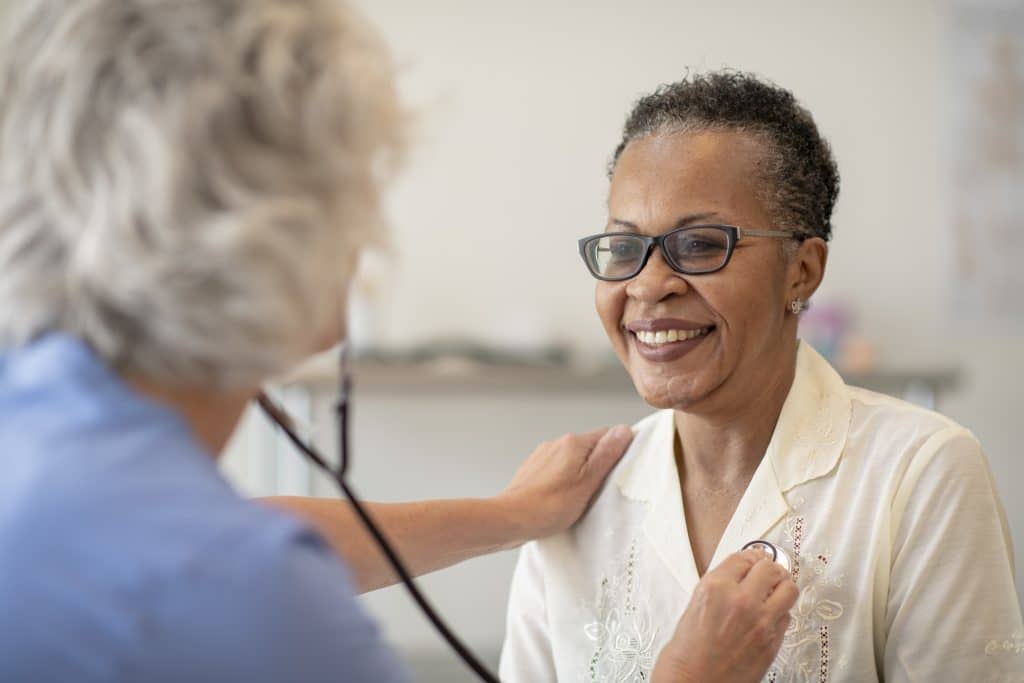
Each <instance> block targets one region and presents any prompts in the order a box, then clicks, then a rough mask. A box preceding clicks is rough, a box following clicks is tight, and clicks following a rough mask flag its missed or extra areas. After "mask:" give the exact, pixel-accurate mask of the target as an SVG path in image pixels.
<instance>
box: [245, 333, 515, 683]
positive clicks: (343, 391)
mask: <svg viewBox="0 0 1024 683" xmlns="http://www.w3.org/2000/svg"><path fill="white" fill-rule="evenodd" d="M339 353H340V358H339V365H340V367H339V384H338V402H337V404H336V406H335V417H336V418H337V420H338V464H337V465H335V466H332V465H331V464H330V463H329V462H328V460H327V458H326V457H325V456H324V455H323V454H322V453H320V452H319V451H318V450H317V449H316V447H314V446H313V445H312V442H311V441H309V440H308V439H305V438H303V437H302V436H300V435H299V428H298V426H297V425H296V422H295V420H293V419H292V417H291V416H290V415H289V414H288V413H287V411H285V410H284V409H283V408H281V407H280V406H279V405H277V404H276V403H274V401H273V400H271V398H270V397H269V396H267V395H266V393H264V392H260V393H259V395H258V396H257V398H256V402H257V403H258V404H259V406H260V408H262V409H263V412H264V413H265V414H266V416H267V417H268V418H270V420H271V421H272V422H274V423H275V424H276V425H277V426H278V427H279V428H280V429H281V431H283V432H284V434H285V436H287V437H288V440H289V441H291V442H292V444H293V445H294V446H295V447H296V448H297V449H298V450H299V452H300V453H302V454H303V455H304V456H305V457H306V458H307V459H308V460H309V461H310V462H312V463H313V464H314V465H316V466H317V467H319V468H320V469H321V470H323V471H324V472H325V473H326V474H328V475H329V476H330V477H331V478H332V479H334V481H335V483H336V484H337V485H338V487H339V488H340V489H341V492H342V493H344V494H345V497H346V498H348V500H349V502H350V503H351V504H352V509H353V510H354V511H355V512H356V514H357V515H358V517H359V520H360V521H361V522H362V523H363V526H365V527H366V529H367V530H368V531H369V532H370V535H371V536H373V539H374V541H376V543H377V545H378V546H379V547H380V549H381V552H382V553H384V556H385V557H386V558H387V560H388V562H389V563H390V564H391V567H392V569H394V570H395V573H396V574H398V578H399V579H401V581H402V583H403V584H404V585H405V589H406V590H407V591H408V592H409V595H410V597H412V599H413V601H414V602H415V603H416V604H417V605H418V606H419V608H420V609H421V610H422V611H423V614H424V615H425V616H426V617H427V619H428V620H429V621H430V623H431V624H433V626H434V628H435V629H437V632H438V633H439V634H440V635H441V637H442V638H444V640H445V641H447V642H448V645H450V646H451V648H452V649H453V650H455V653H456V654H457V655H458V656H459V657H460V658H461V659H462V660H463V661H464V662H465V663H466V666H468V667H469V668H470V669H472V671H473V672H474V673H475V674H476V675H477V677H478V678H479V679H480V680H482V681H484V682H485V683H499V681H498V678H497V676H495V675H494V674H492V673H491V672H490V671H488V669H487V667H486V666H484V664H483V663H482V662H481V661H480V659H479V658H478V657H477V656H476V655H474V654H473V652H472V651H471V650H470V649H469V647H468V646H467V645H466V644H465V643H463V642H462V641H461V640H460V639H459V637H458V636H456V635H455V633H454V632H453V631H452V630H451V628H450V627H449V626H448V624H446V623H445V622H444V620H443V619H442V618H441V616H440V615H439V614H438V613H437V611H436V610H435V609H434V607H433V605H431V604H430V602H429V601H428V600H427V597H426V596H425V595H424V594H423V593H422V592H421V591H420V589H419V586H417V585H416V582H415V581H414V580H413V578H412V574H411V573H410V572H409V570H408V569H407V568H406V565H405V563H404V562H403V561H402V560H401V558H400V557H399V556H398V552H397V551H396V550H395V549H394V546H393V545H392V543H391V542H390V541H389V540H388V539H387V537H386V536H385V535H384V532H383V531H381V530H380V528H379V527H378V526H377V525H376V524H375V523H374V521H373V518H372V516H371V515H370V512H369V511H368V510H367V509H366V507H365V506H364V505H363V502H362V500H360V498H359V497H358V496H356V494H355V491H353V490H352V486H351V485H350V484H349V483H348V480H347V478H346V475H347V474H348V464H349V457H348V456H349V452H350V450H351V449H349V447H348V446H349V444H348V404H349V394H350V393H351V391H352V380H351V375H350V374H349V370H348V345H347V344H344V343H343V344H342V345H341V348H340V351H339Z"/></svg>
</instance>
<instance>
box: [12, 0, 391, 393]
mask: <svg viewBox="0 0 1024 683" xmlns="http://www.w3.org/2000/svg"><path fill="white" fill-rule="evenodd" d="M4 34H5V35H4V36H3V43H2V45H0V92H2V93H3V97H2V98H0V347H10V346H18V345H21V344H24V343H27V342H29V341H31V340H32V339H34V338H36V337H38V336H40V335H42V334H44V333H46V332H48V331H64V332H67V333H71V334H73V335H76V336H77V337H79V338H80V339H82V340H84V341H85V342H86V343H88V344H89V345H90V346H91V347H92V348H93V349H94V350H95V351H96V352H97V353H98V354H99V355H100V356H101V357H102V358H103V359H105V360H106V361H107V362H108V363H110V364H111V365H112V366H113V367H115V368H117V369H118V370H120V371H124V372H127V373H131V374H140V375H143V376H145V377H147V378H150V379H153V380H156V381H160V382H165V383H170V384H178V385H181V384H195V385H202V386H217V387H222V388H230V387H243V386H253V385H254V384H256V383H259V382H260V381H262V380H264V379H266V378H267V377H270V376H272V375H274V374H277V373H279V372H281V371H282V370H284V369H286V368H288V367H289V366H290V365H292V364H294V363H295V362H296V361H298V360H300V359H301V358H302V357H303V356H305V355H307V354H308V353H309V352H310V350H311V333H310V331H311V330H318V329H320V330H322V329H324V328H326V327H329V326H330V325H331V323H332V318H333V317H336V316H337V315H338V311H339V310H340V308H341V305H340V303H339V298H340V297H341V295H342V292H343V291H344V289H345V283H346V282H347V280H348V278H349V277H350V276H351V273H350V272H348V270H349V268H348V267H347V266H346V265H345V264H351V262H352V256H353V254H354V253H355V251H356V250H357V249H358V248H359V247H360V246H361V245H362V244H365V243H367V242H368V241H373V240H375V239H376V238H378V237H380V235H381V234H382V219H381V217H380V211H379V206H378V187H379V183H380V181H381V180H382V175H383V174H384V173H385V172H386V170H387V169H388V168H391V163H390V162H393V161H396V160H397V157H398V155H399V153H400V150H401V146H402V145H401V132H400V131H401V130H402V126H401V118H402V113H401V111H400V107H399V105H398V102H397V98H396V95H395V90H394V79H393V74H392V64H391V61H390V58H389V56H388V53H387V51H386V50H385V48H384V47H383V44H382V43H381V41H380V40H379V38H378V37H377V34H376V33H375V32H374V31H373V30H372V29H371V28H370V27H369V26H368V25H367V24H366V23H365V22H364V21H363V20H362V19H361V18H360V16H359V15H357V14H356V13H354V12H353V10H352V9H351V8H349V7H347V6H345V5H343V4H341V3H339V2H338V1H337V0H77V1H76V2H70V3H69V2H66V1H65V0H9V2H8V7H7V9H6V11H5V16H4Z"/></svg>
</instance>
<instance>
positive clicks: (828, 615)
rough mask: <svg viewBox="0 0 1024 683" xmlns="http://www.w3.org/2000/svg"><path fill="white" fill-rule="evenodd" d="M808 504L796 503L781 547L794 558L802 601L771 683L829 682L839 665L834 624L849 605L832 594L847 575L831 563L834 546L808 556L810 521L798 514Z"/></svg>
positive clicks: (795, 576) (792, 614)
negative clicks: (806, 543) (833, 638)
mask: <svg viewBox="0 0 1024 683" xmlns="http://www.w3.org/2000/svg"><path fill="white" fill-rule="evenodd" d="M802 503H803V501H797V502H795V503H794V504H793V509H794V512H793V514H791V515H790V516H788V517H787V518H786V520H785V522H784V524H783V530H782V535H783V541H782V544H781V545H782V547H783V549H784V550H786V551H787V552H789V553H790V557H791V558H792V561H793V569H792V575H793V580H794V581H796V582H797V585H799V586H800V598H799V599H798V600H797V604H796V606H795V607H794V608H793V611H792V612H791V616H792V620H791V621H790V624H789V628H788V629H787V630H786V638H785V640H784V641H783V642H782V648H781V649H780V650H779V656H778V657H777V658H776V660H775V662H774V663H773V664H772V667H771V669H769V671H768V675H767V677H766V678H765V680H766V681H769V683H776V682H777V683H783V681H786V682H789V683H828V681H829V680H830V676H831V673H832V670H833V668H834V667H835V662H834V661H833V660H834V656H833V652H832V643H831V629H830V624H832V623H833V622H835V621H837V620H838V619H840V618H841V617H842V616H843V606H842V605H841V604H840V603H838V602H836V601H835V600H830V599H828V597H827V596H828V595H830V593H831V591H830V589H833V588H839V587H841V586H842V582H843V576H842V574H839V573H837V572H836V571H835V566H834V565H833V564H832V563H830V557H831V553H830V551H829V550H828V548H825V549H824V550H821V551H820V552H810V553H806V556H805V553H804V551H805V550H806V549H805V548H804V533H805V530H806V528H807V520H806V518H805V517H804V516H803V515H801V514H799V512H798V510H799V509H800V508H801V507H802Z"/></svg>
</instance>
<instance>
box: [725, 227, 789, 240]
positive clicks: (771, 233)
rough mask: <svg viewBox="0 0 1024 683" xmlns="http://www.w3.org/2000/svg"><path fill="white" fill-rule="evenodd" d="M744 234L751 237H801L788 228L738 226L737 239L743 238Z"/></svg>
mask: <svg viewBox="0 0 1024 683" xmlns="http://www.w3.org/2000/svg"><path fill="white" fill-rule="evenodd" d="M744 235H749V236H750V237H792V238H794V239H795V238H799V237H800V235H799V234H797V233H795V232H789V231H786V230H747V229H744V228H736V239H743V236H744Z"/></svg>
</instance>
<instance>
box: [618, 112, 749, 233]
mask: <svg viewBox="0 0 1024 683" xmlns="http://www.w3.org/2000/svg"><path fill="white" fill-rule="evenodd" d="M762 154H763V147H762V146H761V143H760V142H759V141H757V140H756V139H754V138H753V137H751V136H749V135H746V134H743V133H739V132H733V131H713V132H712V131H700V132H685V133H667V134H655V135H651V136H647V137H644V138H641V139H638V140H634V141H633V142H631V143H629V145H627V147H626V149H625V150H623V152H622V154H621V155H620V156H619V159H618V162H617V163H616V165H615V171H614V173H613V174H612V182H611V188H610V190H609V197H608V208H609V213H610V219H611V220H618V221H626V222H629V223H633V224H635V225H637V226H638V227H639V228H640V229H641V230H642V231H644V232H648V231H653V232H661V231H663V230H667V229H669V228H671V227H672V225H673V224H674V223H675V222H676V221H678V220H679V219H680V218H682V217H685V216H688V215H692V214H712V215H713V216H714V219H713V220H710V219H709V221H708V222H726V223H736V224H739V225H740V226H741V227H755V226H756V227H762V226H765V225H767V223H766V221H767V219H768V212H767V211H766V210H765V207H764V206H763V204H762V201H761V199H760V197H759V196H758V189H759V188H760V180H759V176H758V173H757V164H758V161H759V160H760V158H761V155H762Z"/></svg>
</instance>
